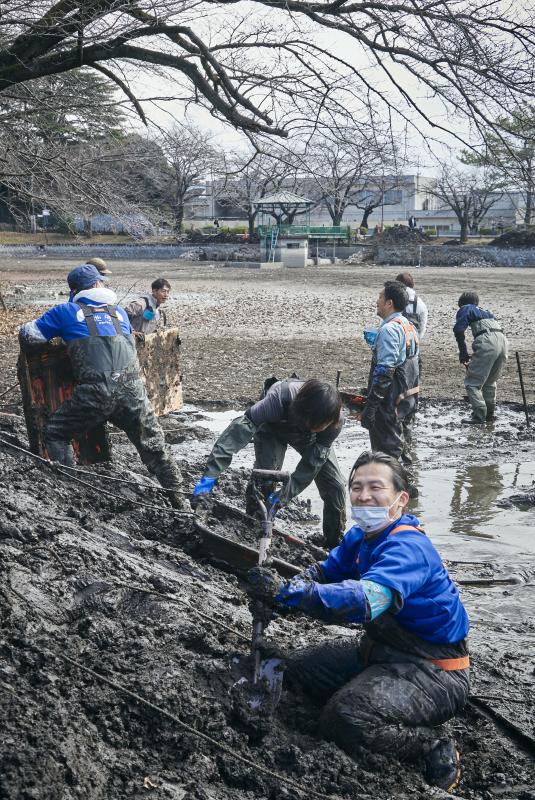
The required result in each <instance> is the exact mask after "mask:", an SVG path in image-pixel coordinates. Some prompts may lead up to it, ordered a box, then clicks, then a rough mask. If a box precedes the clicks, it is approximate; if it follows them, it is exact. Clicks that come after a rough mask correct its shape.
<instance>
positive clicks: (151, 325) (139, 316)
mask: <svg viewBox="0 0 535 800" xmlns="http://www.w3.org/2000/svg"><path fill="white" fill-rule="evenodd" d="M124 308H125V311H126V313H127V314H128V318H129V320H130V324H131V326H132V328H133V330H134V331H137V332H139V333H144V334H145V335H146V334H148V333H154V331H155V330H156V329H157V328H159V327H160V326H161V325H165V314H164V313H163V311H160V309H159V308H158V306H157V305H156V300H155V298H154V296H153V295H152V294H143V295H141V297H139V298H138V299H137V300H131V301H130V303H128V305H125V306H124ZM145 311H149V312H152V313H153V314H154V318H153V319H146V318H145V317H144V316H143V314H144V313H145Z"/></svg>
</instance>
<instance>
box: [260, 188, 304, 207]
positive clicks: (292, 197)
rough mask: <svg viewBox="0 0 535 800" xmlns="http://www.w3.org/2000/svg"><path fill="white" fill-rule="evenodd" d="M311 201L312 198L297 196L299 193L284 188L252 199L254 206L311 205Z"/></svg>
mask: <svg viewBox="0 0 535 800" xmlns="http://www.w3.org/2000/svg"><path fill="white" fill-rule="evenodd" d="M313 203H314V201H313V200H309V199H308V198H306V197H299V195H297V194H294V193H293V192H287V191H285V190H283V191H280V192H275V194H269V195H267V196H266V197H259V198H258V200H254V201H253V205H255V206H311V205H312V204H313Z"/></svg>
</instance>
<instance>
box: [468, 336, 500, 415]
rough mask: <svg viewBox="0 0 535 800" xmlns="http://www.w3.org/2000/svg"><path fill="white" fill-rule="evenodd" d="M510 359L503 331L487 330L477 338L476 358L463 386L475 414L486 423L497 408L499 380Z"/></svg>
mask: <svg viewBox="0 0 535 800" xmlns="http://www.w3.org/2000/svg"><path fill="white" fill-rule="evenodd" d="M506 359H507V339H506V338H505V336H504V334H503V333H502V332H501V331H485V332H484V333H481V334H479V336H476V337H475V338H474V344H473V355H472V358H471V359H470V363H469V364H468V369H467V370H466V377H465V379H464V385H465V388H466V393H467V395H468V399H469V400H470V405H471V406H472V415H473V416H474V417H475V418H476V419H478V420H480V421H482V422H483V421H484V420H485V418H486V416H487V412H489V413H492V411H494V406H495V405H496V381H497V380H498V378H499V377H500V375H501V372H502V370H503V367H504V365H505V361H506Z"/></svg>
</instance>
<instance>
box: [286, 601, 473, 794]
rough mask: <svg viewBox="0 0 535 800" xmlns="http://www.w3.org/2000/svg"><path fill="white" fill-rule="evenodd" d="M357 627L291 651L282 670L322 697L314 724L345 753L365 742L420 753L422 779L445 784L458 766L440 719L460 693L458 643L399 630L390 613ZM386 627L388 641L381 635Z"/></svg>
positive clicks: (463, 682)
mask: <svg viewBox="0 0 535 800" xmlns="http://www.w3.org/2000/svg"><path fill="white" fill-rule="evenodd" d="M383 616H384V619H383ZM379 622H380V625H379V624H378V623H379ZM381 628H382V633H381V632H380V633H378V634H377V633H376V631H377V630H381ZM365 629H366V633H365V635H364V636H363V637H362V639H361V640H360V642H356V641H355V640H351V639H350V640H348V639H344V640H342V641H340V640H338V641H331V642H326V643H324V644H321V645H316V646H313V647H309V648H305V649H303V650H299V651H297V652H295V653H293V654H292V655H291V656H290V657H289V658H288V660H287V662H286V663H287V667H286V672H285V675H286V677H287V678H288V679H289V680H290V681H294V682H298V683H299V684H301V685H302V686H303V688H305V689H306V690H307V691H308V692H310V693H311V694H312V695H314V696H315V697H316V698H317V699H319V700H323V701H326V705H325V707H324V709H323V711H322V713H321V716H320V719H319V723H318V732H319V734H320V735H321V736H322V737H323V738H325V739H329V740H331V741H334V742H335V743H336V744H338V745H339V747H341V748H342V749H343V750H345V752H346V753H347V754H348V755H350V756H352V757H355V758H356V757H358V752H359V748H360V747H365V748H367V749H368V750H372V751H374V752H378V753H384V754H392V755H393V757H395V758H399V759H402V760H408V761H416V760H419V759H423V760H424V763H425V767H426V777H427V779H428V780H429V782H430V783H433V784H435V785H439V786H442V788H446V789H451V788H452V787H453V786H454V785H455V783H456V782H458V779H459V776H460V767H459V763H458V754H457V751H456V748H455V745H454V743H453V740H452V739H451V736H450V734H449V732H448V730H447V729H446V728H444V727H442V725H443V723H445V722H446V721H447V720H449V719H451V718H452V717H454V716H455V715H456V714H457V713H458V712H459V711H460V710H461V709H462V708H463V706H464V705H465V703H466V701H467V699H468V694H469V689H470V684H469V668H468V656H467V650H466V645H465V643H464V642H461V643H459V644H457V645H433V644H431V643H429V642H425V641H423V640H422V639H420V638H419V637H416V636H414V634H410V633H408V632H406V631H403V630H402V629H401V627H400V626H399V625H398V624H397V623H396V621H395V619H394V617H393V616H392V615H391V614H385V615H382V616H381V617H379V618H378V619H377V621H376V622H372V623H370V624H368V625H366V626H365ZM374 629H375V630H374ZM392 630H393V631H394V634H393V636H392V639H393V640H394V642H395V645H396V646H394V644H386V643H385V642H383V641H381V639H382V638H383V637H385V638H390V633H391V631H392ZM376 635H377V636H378V637H379V638H372V636H376ZM400 646H403V648H404V649H400Z"/></svg>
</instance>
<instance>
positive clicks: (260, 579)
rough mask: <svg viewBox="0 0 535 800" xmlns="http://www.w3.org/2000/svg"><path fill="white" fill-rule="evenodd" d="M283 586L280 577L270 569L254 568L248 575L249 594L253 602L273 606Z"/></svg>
mask: <svg viewBox="0 0 535 800" xmlns="http://www.w3.org/2000/svg"><path fill="white" fill-rule="evenodd" d="M281 586H282V580H281V578H280V575H279V574H278V573H277V572H275V570H274V569H269V567H253V568H252V569H250V570H249V572H248V573H247V594H248V595H249V597H251V598H252V599H253V600H260V601H261V602H262V603H265V604H267V605H271V606H273V605H274V604H275V598H276V596H277V595H278V593H279V590H280V588H281Z"/></svg>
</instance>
